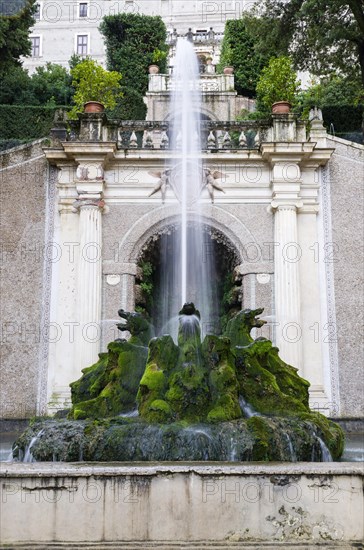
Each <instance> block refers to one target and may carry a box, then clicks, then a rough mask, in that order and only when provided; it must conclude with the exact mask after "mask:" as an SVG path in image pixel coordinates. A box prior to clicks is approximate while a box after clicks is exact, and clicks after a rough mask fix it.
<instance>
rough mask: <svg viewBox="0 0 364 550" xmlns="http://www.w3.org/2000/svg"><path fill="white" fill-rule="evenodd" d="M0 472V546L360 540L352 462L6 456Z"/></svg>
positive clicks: (291, 544)
mask: <svg viewBox="0 0 364 550" xmlns="http://www.w3.org/2000/svg"><path fill="white" fill-rule="evenodd" d="M0 477H1V478H2V479H1V482H2V483H1V492H2V495H1V515H0V517H1V533H2V543H3V544H4V545H5V547H7V546H6V545H10V544H12V545H15V547H22V548H25V547H26V548H37V545H39V547H41V548H44V547H47V548H53V547H54V548H61V547H64V545H65V546H66V547H67V548H83V547H85V548H108V547H109V546H110V547H115V548H119V549H120V548H122V549H124V548H125V549H127V548H129V549H130V548H133V549H137V548H138V549H141V548H143V549H146V548H166V549H167V548H168V549H169V550H174V549H177V548H184V549H187V548H188V549H202V548H204V549H206V548H214V549H215V550H216V549H220V548H221V549H222V548H242V547H250V548H255V549H259V548H264V549H267V548H279V547H283V546H284V547H288V548H294V549H295V550H298V549H301V548H316V547H317V546H322V547H324V548H326V550H328V549H331V548H354V547H355V548H358V547H360V542H361V541H362V540H363V514H364V508H363V496H362V479H363V467H362V465H357V464H353V463H303V462H301V463H295V464H292V463H286V464H282V463H269V464H267V463H245V464H241V463H239V464H237V463H234V464H231V463H218V462H214V463H152V462H149V463H92V464H87V463H29V464H24V463H4V464H2V465H1V469H0ZM358 544H359V546H358Z"/></svg>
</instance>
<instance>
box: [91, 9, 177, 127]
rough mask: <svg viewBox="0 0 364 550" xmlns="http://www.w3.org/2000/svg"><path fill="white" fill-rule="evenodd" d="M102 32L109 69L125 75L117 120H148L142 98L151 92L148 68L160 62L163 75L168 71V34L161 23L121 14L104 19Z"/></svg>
mask: <svg viewBox="0 0 364 550" xmlns="http://www.w3.org/2000/svg"><path fill="white" fill-rule="evenodd" d="M100 31H101V33H102V34H103V35H104V38H105V44H106V57H107V66H108V69H109V70H111V71H118V72H120V73H121V74H122V75H123V81H122V91H123V94H124V97H123V101H122V102H121V103H120V104H119V105H118V106H117V108H116V110H115V116H120V115H121V118H124V119H133V118H138V119H141V118H142V119H143V118H145V105H144V102H143V96H144V95H145V93H146V91H147V89H148V79H149V75H148V67H149V65H151V64H153V63H156V62H158V65H159V68H160V71H161V72H162V73H163V72H165V71H166V56H167V51H168V46H167V45H166V37H167V33H166V27H165V25H164V23H163V21H162V19H161V18H160V17H150V16H146V15H139V14H133V13H119V14H117V15H110V16H106V17H104V19H103V21H102V23H101V25H100ZM157 58H158V59H157ZM136 115H138V116H136Z"/></svg>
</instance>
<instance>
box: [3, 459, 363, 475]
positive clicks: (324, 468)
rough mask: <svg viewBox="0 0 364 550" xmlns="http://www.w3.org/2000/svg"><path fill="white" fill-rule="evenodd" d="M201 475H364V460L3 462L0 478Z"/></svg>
mask: <svg viewBox="0 0 364 550" xmlns="http://www.w3.org/2000/svg"><path fill="white" fill-rule="evenodd" d="M190 473H194V474H197V475H201V476H219V475H223V476H226V475H232V476H235V475H238V476H241V475H243V476H264V475H266V476H271V475H286V476H290V475H294V476H299V475H303V476H310V475H326V476H327V475H331V476H332V475H335V476H350V475H354V476H360V477H361V476H364V463H355V462H287V463H282V462H279V463H278V462H277V463H276V462H271V463H269V464H268V463H263V462H246V463H240V464H238V463H226V462H184V463H178V462H158V463H156V462H133V463H128V462H117V463H110V462H105V463H103V462H95V463H85V462H75V463H64V462H63V463H62V462H36V463H34V462H33V463H23V462H2V463H0V478H6V477H37V478H39V477H50V476H51V477H63V476H70V477H90V476H98V477H113V476H130V475H134V476H154V475H160V474H161V475H168V474H190Z"/></svg>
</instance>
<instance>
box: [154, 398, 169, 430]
mask: <svg viewBox="0 0 364 550" xmlns="http://www.w3.org/2000/svg"><path fill="white" fill-rule="evenodd" d="M148 416H149V418H148V420H149V422H157V423H160V424H162V423H165V422H170V421H171V420H172V419H173V411H172V409H171V407H170V405H169V404H168V403H167V402H166V401H164V400H163V399H155V400H154V401H152V403H151V404H150V406H149V415H148Z"/></svg>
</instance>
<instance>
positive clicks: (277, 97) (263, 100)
mask: <svg viewBox="0 0 364 550" xmlns="http://www.w3.org/2000/svg"><path fill="white" fill-rule="evenodd" d="M300 84H301V83H300V81H299V80H297V74H296V72H295V71H294V70H293V67H292V61H291V59H290V57H285V56H282V57H276V58H272V59H271V60H270V61H269V64H268V65H267V67H265V68H264V69H263V70H262V72H261V75H260V77H259V80H258V83H257V88H256V91H257V100H258V105H259V106H260V107H261V108H262V109H263V110H266V111H270V110H271V111H272V113H273V114H283V113H289V112H290V109H291V106H292V103H293V102H294V100H295V96H296V94H297V93H298V91H299V87H300Z"/></svg>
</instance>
